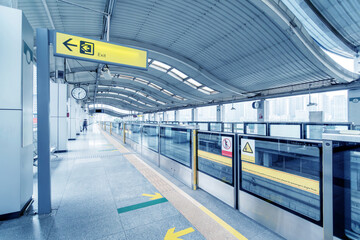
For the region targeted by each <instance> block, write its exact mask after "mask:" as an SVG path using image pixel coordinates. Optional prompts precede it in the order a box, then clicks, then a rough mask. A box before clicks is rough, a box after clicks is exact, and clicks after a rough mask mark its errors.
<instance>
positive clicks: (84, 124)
mask: <svg viewBox="0 0 360 240" xmlns="http://www.w3.org/2000/svg"><path fill="white" fill-rule="evenodd" d="M85 130H86V132H87V119H84V123H83V132H85Z"/></svg>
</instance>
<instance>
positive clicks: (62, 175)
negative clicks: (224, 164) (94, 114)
mask: <svg viewBox="0 0 360 240" xmlns="http://www.w3.org/2000/svg"><path fill="white" fill-rule="evenodd" d="M90 129H91V130H90V131H89V132H88V133H87V134H82V135H80V136H78V138H77V140H76V141H71V142H69V145H68V146H69V151H68V152H67V153H61V154H57V156H58V157H57V158H53V159H52V162H51V172H52V175H51V178H52V208H53V212H52V214H50V215H46V216H38V215H34V212H36V208H37V201H36V198H37V193H36V181H35V183H34V199H35V202H34V204H33V207H32V208H31V209H30V212H29V213H28V215H27V216H23V217H21V218H19V219H15V220H10V221H3V222H0V239H1V240H2V239H21V240H26V239H51V240H52V239H118V240H122V239H124V240H125V239H127V240H137V239H139V240H140V239H141V240H143V239H149V240H151V239H154V240H155V239H164V237H165V235H166V233H167V231H168V229H171V228H174V227H175V232H177V231H180V230H183V229H187V228H190V227H193V226H192V224H191V223H190V222H189V221H188V220H187V219H186V218H185V217H184V216H182V215H181V214H180V213H179V211H178V210H176V209H175V208H174V207H173V206H172V204H171V203H170V202H164V203H159V204H156V205H153V206H149V207H144V208H141V209H137V210H132V211H129V212H124V213H120V214H119V213H118V212H117V209H118V208H122V207H127V206H130V205H134V204H138V203H143V202H146V201H149V198H148V197H145V196H142V194H144V193H147V194H154V193H155V192H157V190H156V189H155V187H154V186H152V185H151V184H150V183H149V182H148V180H147V179H146V178H145V177H144V176H143V175H142V174H141V173H140V172H139V171H138V170H137V169H136V168H135V167H134V166H133V165H132V164H130V163H129V162H128V161H127V160H126V159H125V158H124V156H123V155H122V154H120V152H119V151H116V150H115V148H114V147H113V146H112V145H111V144H109V143H108V142H107V140H106V139H105V138H104V137H103V136H102V135H101V133H100V132H99V131H98V130H97V128H94V129H92V128H90ZM35 170H36V169H35ZM159 171H161V170H159ZM35 172H36V171H35ZM161 173H162V174H164V175H165V176H166V173H164V172H162V171H161ZM167 177H168V178H169V179H172V178H171V177H170V176H167ZM34 179H36V174H34ZM172 181H173V182H174V183H175V184H176V185H177V186H179V187H180V188H181V189H182V190H184V191H185V192H187V193H188V194H189V195H191V196H192V197H193V198H195V199H196V200H197V201H199V202H200V203H202V204H203V205H204V206H206V207H207V208H209V209H210V210H211V211H213V212H214V213H215V214H217V215H218V216H219V217H221V218H222V219H223V220H225V221H226V222H227V223H228V224H230V225H231V226H233V227H234V228H235V229H236V230H238V231H239V232H240V233H242V234H243V235H244V236H246V237H247V238H248V239H281V238H280V237H278V236H277V235H276V234H274V233H272V232H270V231H269V230H267V229H265V228H264V227H262V226H260V225H259V224H257V223H255V222H254V221H252V220H251V219H249V218H247V217H245V216H243V215H242V214H240V213H239V212H238V211H236V210H234V209H232V208H230V207H228V206H227V205H225V204H223V203H222V202H220V201H219V200H217V199H216V198H214V197H212V196H210V195H209V194H207V193H205V192H203V191H201V190H198V191H192V190H190V189H189V188H188V187H186V186H184V185H182V184H181V183H180V182H178V181H176V180H174V179H172ZM193 228H194V227H193ZM194 230H195V231H194V232H191V233H188V234H186V235H184V236H182V237H181V239H185V240H186V239H194V240H197V239H204V237H203V236H202V235H201V234H200V232H199V231H197V230H196V229H195V228H194Z"/></svg>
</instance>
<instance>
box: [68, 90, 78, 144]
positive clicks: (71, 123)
mask: <svg viewBox="0 0 360 240" xmlns="http://www.w3.org/2000/svg"><path fill="white" fill-rule="evenodd" d="M72 89H73V86H70V85H69V86H68V96H69V98H68V112H69V117H68V130H69V133H68V138H69V140H75V139H76V127H77V125H76V100H75V99H74V98H73V97H72V96H71V90H72Z"/></svg>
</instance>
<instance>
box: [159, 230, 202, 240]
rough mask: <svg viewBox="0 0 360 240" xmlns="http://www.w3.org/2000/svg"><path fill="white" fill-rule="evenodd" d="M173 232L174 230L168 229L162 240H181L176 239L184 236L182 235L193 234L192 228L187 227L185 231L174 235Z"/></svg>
mask: <svg viewBox="0 0 360 240" xmlns="http://www.w3.org/2000/svg"><path fill="white" fill-rule="evenodd" d="M174 231H175V228H170V229H169V230H168V231H167V233H166V235H165V238H164V240H181V239H180V238H178V237H181V236H184V235H186V234H189V233H192V232H194V231H195V230H194V229H193V228H192V227H189V228H187V229H184V230H181V231H178V232H176V233H175V232H174Z"/></svg>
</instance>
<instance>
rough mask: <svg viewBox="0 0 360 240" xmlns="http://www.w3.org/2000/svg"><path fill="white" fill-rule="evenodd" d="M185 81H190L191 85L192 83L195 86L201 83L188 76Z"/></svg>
mask: <svg viewBox="0 0 360 240" xmlns="http://www.w3.org/2000/svg"><path fill="white" fill-rule="evenodd" d="M186 82H189V83H191V84H192V85H194V86H196V87H200V86H202V84H201V83H199V82H198V81H196V80H194V79H192V78H189V79H188V80H186Z"/></svg>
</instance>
